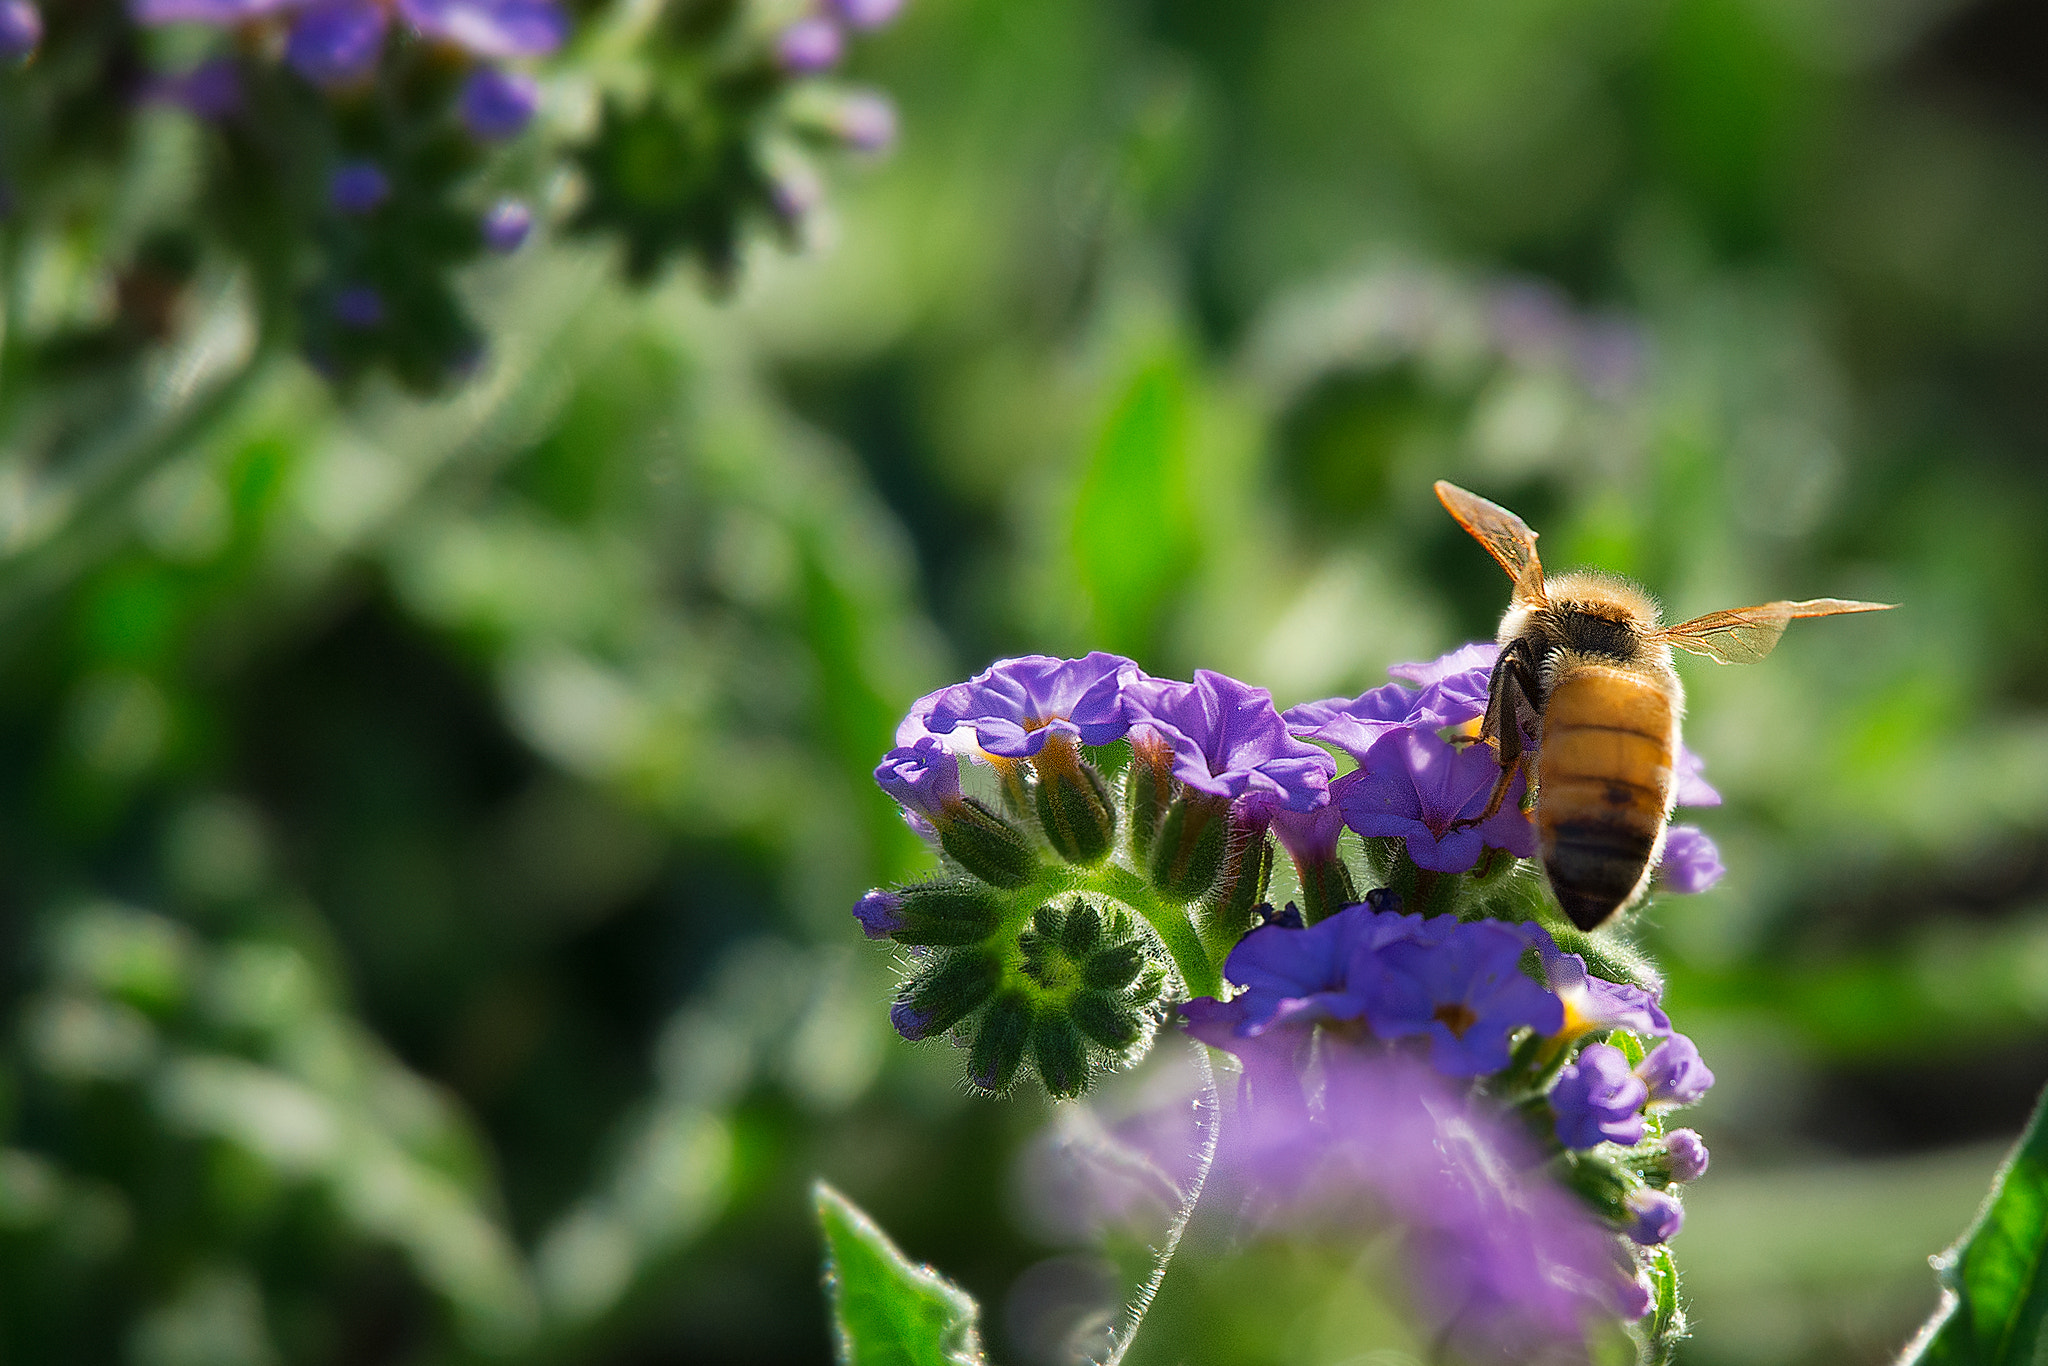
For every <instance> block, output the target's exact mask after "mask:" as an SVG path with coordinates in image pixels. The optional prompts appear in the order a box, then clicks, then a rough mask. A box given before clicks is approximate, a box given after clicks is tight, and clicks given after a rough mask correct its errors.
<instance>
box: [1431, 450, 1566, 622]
mask: <svg viewBox="0 0 2048 1366" xmlns="http://www.w3.org/2000/svg"><path fill="white" fill-rule="evenodd" d="M1436 496H1437V501H1438V502H1440V503H1442V504H1443V505H1444V510H1445V511H1446V512H1448V513H1450V514H1451V516H1453V517H1455V518H1457V519H1458V525H1459V526H1461V527H1463V528H1465V530H1467V531H1469V532H1471V533H1472V538H1473V539H1474V540H1476V541H1478V542H1479V544H1481V545H1483V546H1485V547H1486V553H1487V554H1489V555H1491V556H1493V558H1494V559H1495V560H1496V561H1498V562H1499V564H1500V567H1501V568H1502V569H1505V570H1507V571H1508V577H1509V578H1511V579H1513V580H1514V581H1515V598H1516V600H1518V601H1522V602H1542V601H1544V595H1543V562H1542V561H1540V560H1538V559H1537V558H1536V533H1535V532H1533V531H1531V530H1529V524H1528V523H1527V522H1525V521H1523V520H1522V519H1521V518H1519V517H1517V516H1515V514H1514V513H1512V512H1509V511H1508V510H1507V509H1506V508H1504V507H1502V506H1501V505H1500V504H1499V503H1490V502H1488V501H1487V500H1486V499H1484V498H1481V497H1480V496H1479V495H1478V494H1476V493H1467V492H1466V491H1465V490H1464V489H1461V488H1459V487H1458V486H1457V485H1456V484H1453V483H1450V482H1448V481H1446V480H1443V479H1439V480H1437V481H1436Z"/></svg>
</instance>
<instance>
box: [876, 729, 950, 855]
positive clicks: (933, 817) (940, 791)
mask: <svg viewBox="0 0 2048 1366" xmlns="http://www.w3.org/2000/svg"><path fill="white" fill-rule="evenodd" d="M875 782H876V783H877V784H878V785H879V786H880V787H881V789H882V791H884V792H886V793H888V794H889V795H890V796H891V797H894V798H895V799H896V803H897V805H899V806H901V807H902V808H903V814H904V816H905V818H906V819H908V820H909V821H910V823H911V826H912V827H913V828H914V829H916V830H917V831H918V832H919V833H920V834H926V835H936V833H937V826H938V824H939V822H940V821H942V820H944V819H945V818H946V813H947V811H948V809H949V808H951V807H952V806H953V805H954V804H955V803H957V802H959V801H960V800H961V797H960V760H959V758H958V757H957V756H955V755H952V754H949V753H947V752H946V751H945V750H943V749H941V748H940V747H939V745H938V742H937V741H935V740H933V739H931V738H930V737H929V736H927V737H926V738H925V739H922V740H920V741H918V742H917V743H916V744H915V745H912V746H909V747H907V748H904V747H899V748H896V749H892V750H890V751H889V752H888V753H887V754H885V755H883V756H882V762H881V763H879V764H877V765H876V766H875Z"/></svg>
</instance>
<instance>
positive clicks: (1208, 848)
mask: <svg viewBox="0 0 2048 1366" xmlns="http://www.w3.org/2000/svg"><path fill="white" fill-rule="evenodd" d="M1227 809H1228V808H1227V805H1226V804H1225V803H1224V802H1223V801H1222V800H1221V799H1220V798H1217V797H1212V796H1209V795H1207V794H1205V793H1200V792H1184V793H1182V794H1181V796H1180V797H1179V799H1177V800H1176V801H1175V802H1174V803H1173V805H1172V806H1170V807H1168V808H1167V811H1166V819H1165V820H1164V821H1162V822H1161V823H1160V826H1159V837H1158V840H1157V842H1156V843H1155V844H1154V845H1153V847H1152V858H1151V860H1150V863H1149V866H1148V868H1147V872H1148V873H1149V874H1150V875H1151V879H1152V885H1153V886H1154V887H1156V888H1158V889H1159V892H1160V894H1161V895H1163V896H1166V897H1169V898H1171V899H1172V900H1174V901H1199V900H1201V899H1202V898H1203V897H1205V896H1207V895H1208V894H1209V892H1210V891H1211V890H1212V889H1213V888H1214V887H1215V885H1216V876H1217V874H1218V873H1220V872H1222V871H1223V856H1224V855H1225V854H1226V853H1228V852H1229V847H1230V821H1229V819H1228V818H1227V816H1226V814H1225V813H1226V811H1227Z"/></svg>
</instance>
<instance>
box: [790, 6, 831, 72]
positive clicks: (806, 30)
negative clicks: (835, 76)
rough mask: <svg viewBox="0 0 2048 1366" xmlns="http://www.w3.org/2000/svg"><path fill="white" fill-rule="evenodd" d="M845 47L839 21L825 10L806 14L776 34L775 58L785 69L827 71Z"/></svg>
mask: <svg viewBox="0 0 2048 1366" xmlns="http://www.w3.org/2000/svg"><path fill="white" fill-rule="evenodd" d="M845 51H846V40H845V38H844V37H843V36H842V35H841V34H840V32H839V25H837V24H835V23H833V22H832V21H831V20H830V19H827V18H826V17H825V16H824V15H822V14H812V15H807V16H805V17H804V18H802V19H799V20H797V21H796V22H795V23H793V24H791V25H790V26H789V27H787V28H785V29H783V30H782V32H780V33H778V34H776V35H775V60H776V62H777V64H779V65H780V66H781V67H782V69H783V70H785V71H796V72H805V73H808V72H815V71H826V70H829V69H831V68H832V67H834V66H837V65H838V64H839V59H840V57H841V56H842V55H844V54H845Z"/></svg>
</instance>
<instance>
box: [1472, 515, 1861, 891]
mask: <svg viewBox="0 0 2048 1366" xmlns="http://www.w3.org/2000/svg"><path fill="white" fill-rule="evenodd" d="M1436 496H1437V498H1438V499H1439V500H1440V501H1441V502H1442V503H1443V505H1444V508H1445V510H1447V511H1448V512H1449V513H1450V514H1451V516H1453V517H1455V518H1457V520H1458V525H1460V526H1462V527H1464V528H1465V530H1467V531H1469V532H1471V533H1472V535H1473V537H1474V538H1475V539H1476V540H1478V542H1479V543H1480V544H1481V545H1483V546H1485V547H1486V551H1487V553H1488V554H1490V555H1492V556H1493V558H1494V559H1495V560H1497V561H1499V563H1500V567H1501V568H1502V569H1505V570H1506V571H1507V573H1508V577H1509V578H1510V579H1512V580H1514V585H1515V587H1514V595H1513V597H1512V599H1511V600H1510V602H1509V605H1508V610H1507V612H1506V614H1505V615H1504V616H1502V617H1501V619H1500V631H1499V633H1498V636H1497V638H1498V640H1499V641H1500V659H1499V660H1498V662H1496V663H1495V664H1494V667H1493V677H1492V679H1491V680H1490V682H1489V684H1488V689H1487V702H1486V715H1485V718H1484V720H1483V721H1482V722H1481V723H1480V731H1479V736H1480V739H1481V740H1483V741H1485V742H1486V743H1488V744H1491V745H1492V746H1494V748H1495V751H1496V752H1497V753H1498V754H1499V756H1500V765H1501V773H1500V781H1499V782H1498V783H1496V784H1495V786H1494V789H1493V794H1492V800H1491V801H1490V802H1489V803H1488V804H1487V808H1486V812H1485V815H1483V816H1481V817H1479V819H1480V820H1484V819H1485V818H1486V817H1487V816H1491V815H1492V814H1493V813H1494V812H1496V811H1498V810H1499V809H1500V804H1501V802H1502V800H1503V799H1504V798H1505V796H1506V794H1507V791H1508V789H1509V787H1510V785H1511V782H1512V779H1513V777H1514V775H1515V772H1516V770H1517V769H1522V770H1524V771H1526V772H1528V775H1529V777H1530V778H1531V780H1532V781H1531V783H1530V790H1532V791H1533V792H1535V794H1536V811H1535V819H1536V832H1537V837H1538V841H1539V852H1540V853H1541V854H1542V857H1543V868H1544V871H1545V872H1547V873H1548V874H1549V875H1550V886H1551V890H1552V891H1554V892H1556V893H1557V900H1558V904H1559V905H1560V906H1562V907H1563V908H1564V913H1565V914H1566V915H1567V916H1570V917H1571V921H1572V923H1573V924H1574V925H1577V926H1578V927H1579V928H1580V929H1582V930H1590V929H1593V928H1594V927H1595V926H1598V925H1600V924H1602V923H1604V922H1605V921H1606V920H1607V919H1608V918H1609V917H1611V916H1612V915H1614V913H1615V912H1616V911H1619V910H1620V909H1621V908H1622V907H1624V906H1627V905H1629V904H1630V903H1632V902H1633V901H1635V899H1636V898H1637V897H1639V896H1641V895H1642V892H1643V888H1644V886H1645V885H1647V884H1648V882H1649V880H1650V871H1651V870H1652V869H1654V868H1655V867H1656V866H1657V864H1658V862H1659V860H1660V859H1661V858H1662V857H1663V852H1664V827H1665V823H1666V822H1667V821H1669V820H1670V818H1671V809H1672V807H1673V805H1674V804H1675V802H1676V798H1677V788H1678V780H1677V773H1676V769H1675V765H1674V760H1675V759H1676V758H1677V755H1678V727H1679V722H1680V720H1681V719H1682V718H1683V717H1684V715H1685V689H1684V688H1683V687H1682V686H1681V685H1680V684H1679V681H1678V675H1677V674H1676V673H1674V672H1673V671H1672V668H1671V647H1672V646H1674V645H1675V646H1677V647H1678V648H1679V649H1681V650H1689V651H1691V652H1692V653H1694V654H1700V655H1705V656H1707V657H1708V658H1709V659H1714V660H1718V661H1720V662H1721V663H1723V664H1749V663H1754V662H1755V661H1756V660H1759V659H1762V658H1763V657H1764V656H1765V655H1767V654H1769V653H1770V652H1771V650H1772V648H1773V647H1774V646H1776V645H1777V643H1778V637H1780V636H1782V635H1784V634H1785V627H1786V625H1787V623H1789V622H1790V621H1792V619H1793V618H1795V617H1829V616H1834V615H1836V614H1837V613H1840V612H1881V611H1885V610H1887V609H1888V608H1890V607H1892V606H1895V605H1896V604H1893V603H1883V602H1851V601H1848V600H1845V599H1842V598H1814V599H1812V600H1810V601H1807V602H1767V603H1763V604H1761V605H1759V606H1756V607H1737V608H1734V609H1733V610H1730V611H1726V612H1709V613H1707V615H1705V616H1703V617H1694V618H1693V619H1692V620H1691V621H1685V622H1680V623H1679V624H1678V625H1676V626H1663V625H1660V624H1659V617H1658V612H1657V604H1656V602H1655V601H1653V600H1652V599H1651V598H1650V597H1649V595H1648V594H1646V593H1644V592H1642V590H1640V589H1638V588H1637V587H1635V585H1633V584H1630V583H1627V582H1625V581H1624V580H1622V579H1619V578H1616V577H1614V576H1612V575H1609V574H1603V573H1600V572H1598V571H1579V572H1575V573H1571V574H1566V575H1562V576H1560V577H1559V578H1557V579H1555V580H1552V581H1551V582H1549V583H1545V582H1544V578H1543V564H1542V562H1541V561H1540V560H1538V559H1537V558H1536V533H1535V532H1533V531H1531V530H1530V529H1529V527H1528V524H1527V523H1525V522H1524V521H1523V520H1522V519H1521V518H1519V517H1517V516H1516V515H1515V514H1514V513H1512V512H1509V511H1508V510H1507V509H1506V508H1504V507H1501V506H1499V505H1498V504H1496V503H1490V502H1488V501H1487V500H1486V499H1484V498H1481V497H1479V496H1478V495H1476V494H1472V493H1467V492H1466V491H1465V490H1464V489H1461V488H1459V487H1458V486H1457V485H1455V484H1450V483H1446V482H1444V481H1443V480H1438V481H1437V485H1436ZM1532 737H1533V748H1530V747H1528V746H1529V745H1530V744H1531V740H1532ZM1474 823H1476V822H1474Z"/></svg>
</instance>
